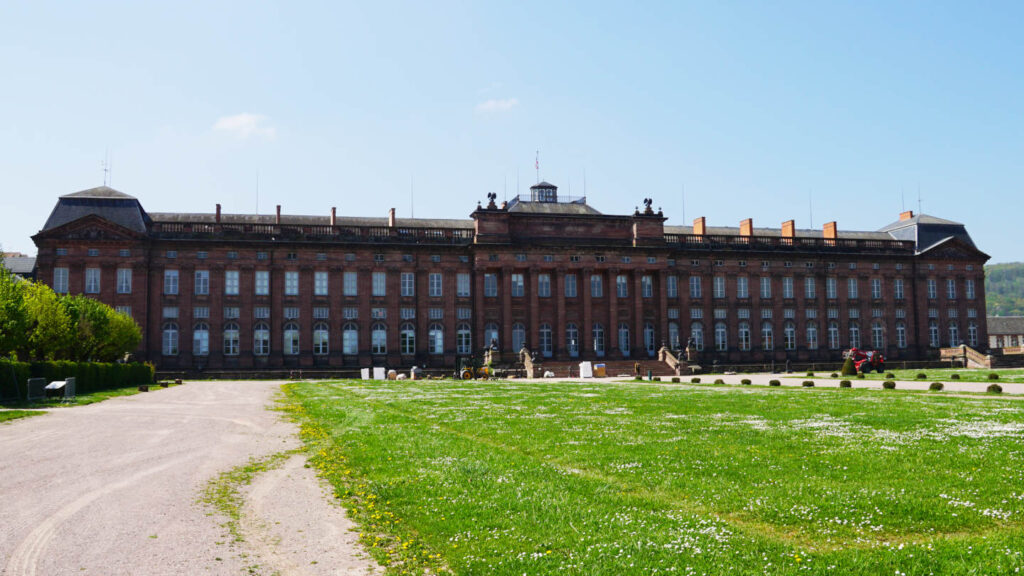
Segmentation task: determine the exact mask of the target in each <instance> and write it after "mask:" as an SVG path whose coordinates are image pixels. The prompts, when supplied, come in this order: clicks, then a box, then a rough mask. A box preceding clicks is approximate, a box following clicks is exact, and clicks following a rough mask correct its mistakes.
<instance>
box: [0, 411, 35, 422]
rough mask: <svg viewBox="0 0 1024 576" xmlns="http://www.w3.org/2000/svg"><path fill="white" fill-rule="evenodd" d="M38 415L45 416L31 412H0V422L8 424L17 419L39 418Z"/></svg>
mask: <svg viewBox="0 0 1024 576" xmlns="http://www.w3.org/2000/svg"><path fill="white" fill-rule="evenodd" d="M40 414H46V412H41V411H33V410H0V422H9V421H11V420H17V419H18V418H28V417H30V416H39V415H40Z"/></svg>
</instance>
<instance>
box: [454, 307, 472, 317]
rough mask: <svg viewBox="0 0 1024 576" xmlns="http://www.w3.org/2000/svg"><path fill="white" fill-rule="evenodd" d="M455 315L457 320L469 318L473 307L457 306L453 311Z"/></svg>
mask: <svg viewBox="0 0 1024 576" xmlns="http://www.w3.org/2000/svg"><path fill="white" fill-rule="evenodd" d="M455 315H456V316H457V317H458V319H459V320H469V319H470V318H472V317H473V309H472V308H465V307H463V308H459V309H457V310H456V311H455Z"/></svg>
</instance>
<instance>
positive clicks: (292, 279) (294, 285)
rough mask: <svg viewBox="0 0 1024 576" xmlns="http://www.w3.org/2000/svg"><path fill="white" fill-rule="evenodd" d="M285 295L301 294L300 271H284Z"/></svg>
mask: <svg viewBox="0 0 1024 576" xmlns="http://www.w3.org/2000/svg"><path fill="white" fill-rule="evenodd" d="M284 295H285V296H298V295H299V273H298V271H296V270H289V271H287V272H285V273H284Z"/></svg>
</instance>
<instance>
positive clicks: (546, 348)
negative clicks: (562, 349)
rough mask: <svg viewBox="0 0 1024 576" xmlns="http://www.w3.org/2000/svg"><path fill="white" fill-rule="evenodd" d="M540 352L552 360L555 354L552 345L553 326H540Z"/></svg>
mask: <svg viewBox="0 0 1024 576" xmlns="http://www.w3.org/2000/svg"><path fill="white" fill-rule="evenodd" d="M539 335H540V351H541V354H543V355H544V357H545V358H551V356H552V355H553V354H554V349H553V346H552V344H551V324H547V323H545V324H541V325H540V333H539Z"/></svg>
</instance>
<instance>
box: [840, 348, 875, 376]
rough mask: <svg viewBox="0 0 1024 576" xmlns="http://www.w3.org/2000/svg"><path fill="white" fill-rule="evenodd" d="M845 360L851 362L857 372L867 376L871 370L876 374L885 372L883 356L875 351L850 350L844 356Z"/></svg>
mask: <svg viewBox="0 0 1024 576" xmlns="http://www.w3.org/2000/svg"><path fill="white" fill-rule="evenodd" d="M844 357H845V358H850V359H852V360H853V365H854V367H856V368H857V372H860V373H863V374H868V373H870V372H871V371H872V370H877V371H878V372H880V373H881V372H885V356H882V353H881V352H879V351H877V350H861V349H859V348H850V349H849V350H847V351H846V353H845V354H844Z"/></svg>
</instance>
